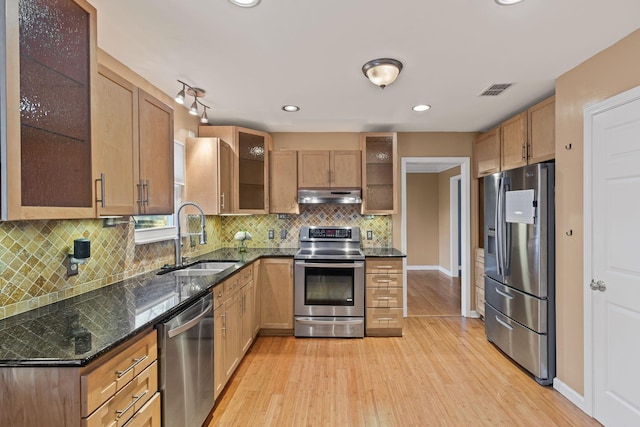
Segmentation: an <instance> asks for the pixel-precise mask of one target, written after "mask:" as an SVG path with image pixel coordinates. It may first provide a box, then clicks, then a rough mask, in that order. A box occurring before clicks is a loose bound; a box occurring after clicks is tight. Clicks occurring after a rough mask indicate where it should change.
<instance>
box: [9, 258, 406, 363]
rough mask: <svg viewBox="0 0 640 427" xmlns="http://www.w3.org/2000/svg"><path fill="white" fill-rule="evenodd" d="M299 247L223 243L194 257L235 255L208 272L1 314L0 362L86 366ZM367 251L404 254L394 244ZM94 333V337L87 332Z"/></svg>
mask: <svg viewBox="0 0 640 427" xmlns="http://www.w3.org/2000/svg"><path fill="white" fill-rule="evenodd" d="M297 251H298V249H297V248H283V249H269V248H256V249H247V251H246V252H238V250H237V249H236V248H223V249H219V250H216V251H213V252H210V253H207V254H204V255H201V256H198V257H195V258H193V259H192V260H191V263H196V262H200V261H237V262H236V264H235V265H234V266H233V267H231V268H228V269H227V270H225V271H223V272H221V273H219V274H215V275H210V276H200V277H197V276H195V277H194V276H192V277H175V276H171V275H158V274H157V273H158V272H157V271H154V272H149V273H145V274H142V275H139V276H135V277H132V278H130V279H126V280H123V281H121V282H117V283H114V284H112V285H109V286H105V287H103V288H100V289H96V290H94V291H91V292H87V293H86V294H82V295H78V296H76V297H73V298H69V299H66V300H62V301H58V302H56V303H53V304H50V305H47V306H45V307H41V308H38V309H35V310H31V311H28V312H26V313H22V314H18V315H16V316H12V317H9V318H7V319H4V320H0V367H2V366H5V367H6V366H70V367H73V366H76V367H77V366H85V365H87V364H88V363H89V362H91V361H92V360H95V359H97V358H98V357H100V356H101V355H103V354H105V353H106V352H108V351H109V350H111V349H113V348H114V347H116V346H117V345H119V344H121V343H123V342H125V341H126V340H128V339H130V338H132V337H134V336H136V335H138V334H140V333H142V332H146V331H148V330H149V329H151V328H153V326H154V325H155V324H158V323H160V322H161V321H162V320H164V319H167V318H169V317H171V316H172V315H174V314H176V313H178V312H180V311H182V310H183V309H184V308H186V307H187V306H189V305H190V304H191V303H193V302H195V301H196V300H197V299H198V298H199V297H200V296H202V295H204V294H206V292H207V291H208V290H209V289H211V288H212V287H215V286H216V285H217V284H219V283H221V282H222V281H224V280H225V279H226V278H227V277H230V276H231V275H233V274H234V273H235V272H237V271H238V270H240V269H242V267H244V266H246V265H248V264H250V263H252V262H253V261H255V260H257V259H259V258H262V257H270V258H272V257H293V256H294V255H295V253H296V252H297ZM363 251H364V253H365V256H366V257H404V256H405V255H404V254H403V253H401V252H400V251H398V250H396V249H393V248H367V249H363ZM89 335H90V338H88V337H89Z"/></svg>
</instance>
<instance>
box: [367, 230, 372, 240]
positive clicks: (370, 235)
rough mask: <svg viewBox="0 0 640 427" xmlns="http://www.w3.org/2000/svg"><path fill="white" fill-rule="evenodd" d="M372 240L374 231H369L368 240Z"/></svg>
mask: <svg viewBox="0 0 640 427" xmlns="http://www.w3.org/2000/svg"><path fill="white" fill-rule="evenodd" d="M371 239H373V231H372V230H367V240H371Z"/></svg>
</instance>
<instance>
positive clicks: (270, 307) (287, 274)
mask: <svg viewBox="0 0 640 427" xmlns="http://www.w3.org/2000/svg"><path fill="white" fill-rule="evenodd" d="M259 278H260V299H261V302H260V326H261V328H262V329H276V330H281V331H284V330H286V331H290V330H293V259H288V258H264V259H262V260H260V275H259Z"/></svg>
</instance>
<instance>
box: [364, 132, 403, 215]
mask: <svg viewBox="0 0 640 427" xmlns="http://www.w3.org/2000/svg"><path fill="white" fill-rule="evenodd" d="M360 149H361V150H362V187H363V191H362V192H363V195H362V199H363V200H362V213H363V214H393V213H397V212H398V195H397V192H396V181H397V166H396V165H397V135H396V133H395V132H385V133H364V134H362V135H361V136H360Z"/></svg>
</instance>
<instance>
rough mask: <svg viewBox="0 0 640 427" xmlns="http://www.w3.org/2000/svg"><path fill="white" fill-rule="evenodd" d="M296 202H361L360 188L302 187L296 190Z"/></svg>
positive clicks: (311, 203)
mask: <svg viewBox="0 0 640 427" xmlns="http://www.w3.org/2000/svg"><path fill="white" fill-rule="evenodd" d="M298 203H300V204H303V205H304V204H307V205H313V204H316V205H317V204H333V205H348V204H352V205H353V204H360V203H362V190H361V189H359V188H354V189H349V188H336V189H333V190H332V189H312V190H310V189H302V190H298Z"/></svg>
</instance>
